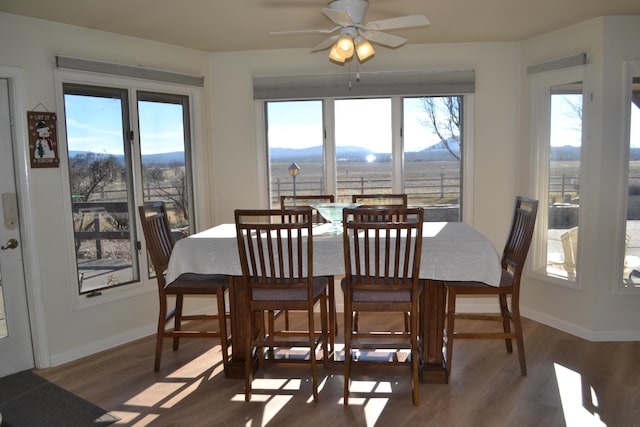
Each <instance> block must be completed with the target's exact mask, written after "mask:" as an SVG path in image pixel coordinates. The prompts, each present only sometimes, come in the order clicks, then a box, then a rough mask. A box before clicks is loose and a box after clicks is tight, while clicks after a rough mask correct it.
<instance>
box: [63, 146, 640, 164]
mask: <svg viewBox="0 0 640 427" xmlns="http://www.w3.org/2000/svg"><path fill="white" fill-rule="evenodd" d="M450 145H451V148H452V149H453V150H454V153H455V154H456V155H457V156H458V157H459V156H460V148H459V147H458V144H457V143H455V142H454V143H452V144H450ZM85 153H87V151H70V152H69V156H70V157H74V156H76V155H78V154H85ZM370 154H373V155H374V156H375V157H376V160H378V161H387V160H388V159H389V158H390V154H389V153H376V152H374V151H372V150H369V149H367V148H362V147H355V146H347V147H338V148H337V154H336V157H337V159H338V161H350V162H364V161H366V158H367V156H368V155H370ZM550 154H551V160H565V161H570V160H580V155H581V149H580V147H574V146H571V145H566V146H563V147H551V153H550ZM269 155H270V157H271V161H275V162H321V161H322V147H320V146H316V147H309V148H299V149H296V148H272V149H271V150H269ZM112 156H113V157H115V158H116V159H118V162H120V164H124V156H122V155H121V154H119V155H116V154H112ZM630 158H631V160H640V148H631V152H630ZM444 160H455V157H454V156H452V155H451V153H450V152H449V150H447V149H446V148H445V146H444V144H442V143H439V144H435V145H432V146H430V147H428V148H425V149H424V150H422V151H410V152H407V153H405V161H408V162H428V161H444ZM142 161H143V162H144V163H145V164H146V165H155V166H168V165H174V164H178V165H183V164H184V153H183V152H182V151H176V152H171V153H159V154H145V155H143V156H142Z"/></svg>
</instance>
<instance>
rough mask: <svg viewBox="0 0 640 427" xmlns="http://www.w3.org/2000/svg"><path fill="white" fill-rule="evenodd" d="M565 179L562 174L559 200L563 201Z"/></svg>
mask: <svg viewBox="0 0 640 427" xmlns="http://www.w3.org/2000/svg"><path fill="white" fill-rule="evenodd" d="M565 178H566V175H565V174H562V187H561V190H560V194H561V196H560V199H561V200H564V180H565Z"/></svg>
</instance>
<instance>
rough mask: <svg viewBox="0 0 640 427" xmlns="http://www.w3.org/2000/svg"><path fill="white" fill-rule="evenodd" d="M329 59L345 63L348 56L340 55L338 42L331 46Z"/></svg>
mask: <svg viewBox="0 0 640 427" xmlns="http://www.w3.org/2000/svg"><path fill="white" fill-rule="evenodd" d="M329 59H331V60H332V61H335V62H338V63H340V64H344V61H346V60H347V59H346V58H344V57H342V56H340V53H339V49H338V44H337V43H336V44H334V45H333V46H332V47H331V52H329Z"/></svg>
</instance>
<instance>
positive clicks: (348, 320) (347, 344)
mask: <svg viewBox="0 0 640 427" xmlns="http://www.w3.org/2000/svg"><path fill="white" fill-rule="evenodd" d="M348 298H349V296H347V295H346V294H345V298H344V299H345V302H344V396H343V403H344V405H345V406H347V405H349V382H350V379H351V335H352V334H353V318H354V314H353V311H351V303H350V302H348V301H347V299H348Z"/></svg>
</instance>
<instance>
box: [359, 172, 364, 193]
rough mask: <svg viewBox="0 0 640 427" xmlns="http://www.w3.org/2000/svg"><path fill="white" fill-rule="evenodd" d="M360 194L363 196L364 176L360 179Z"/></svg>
mask: <svg viewBox="0 0 640 427" xmlns="http://www.w3.org/2000/svg"><path fill="white" fill-rule="evenodd" d="M360 194H364V176H361V177H360Z"/></svg>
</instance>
